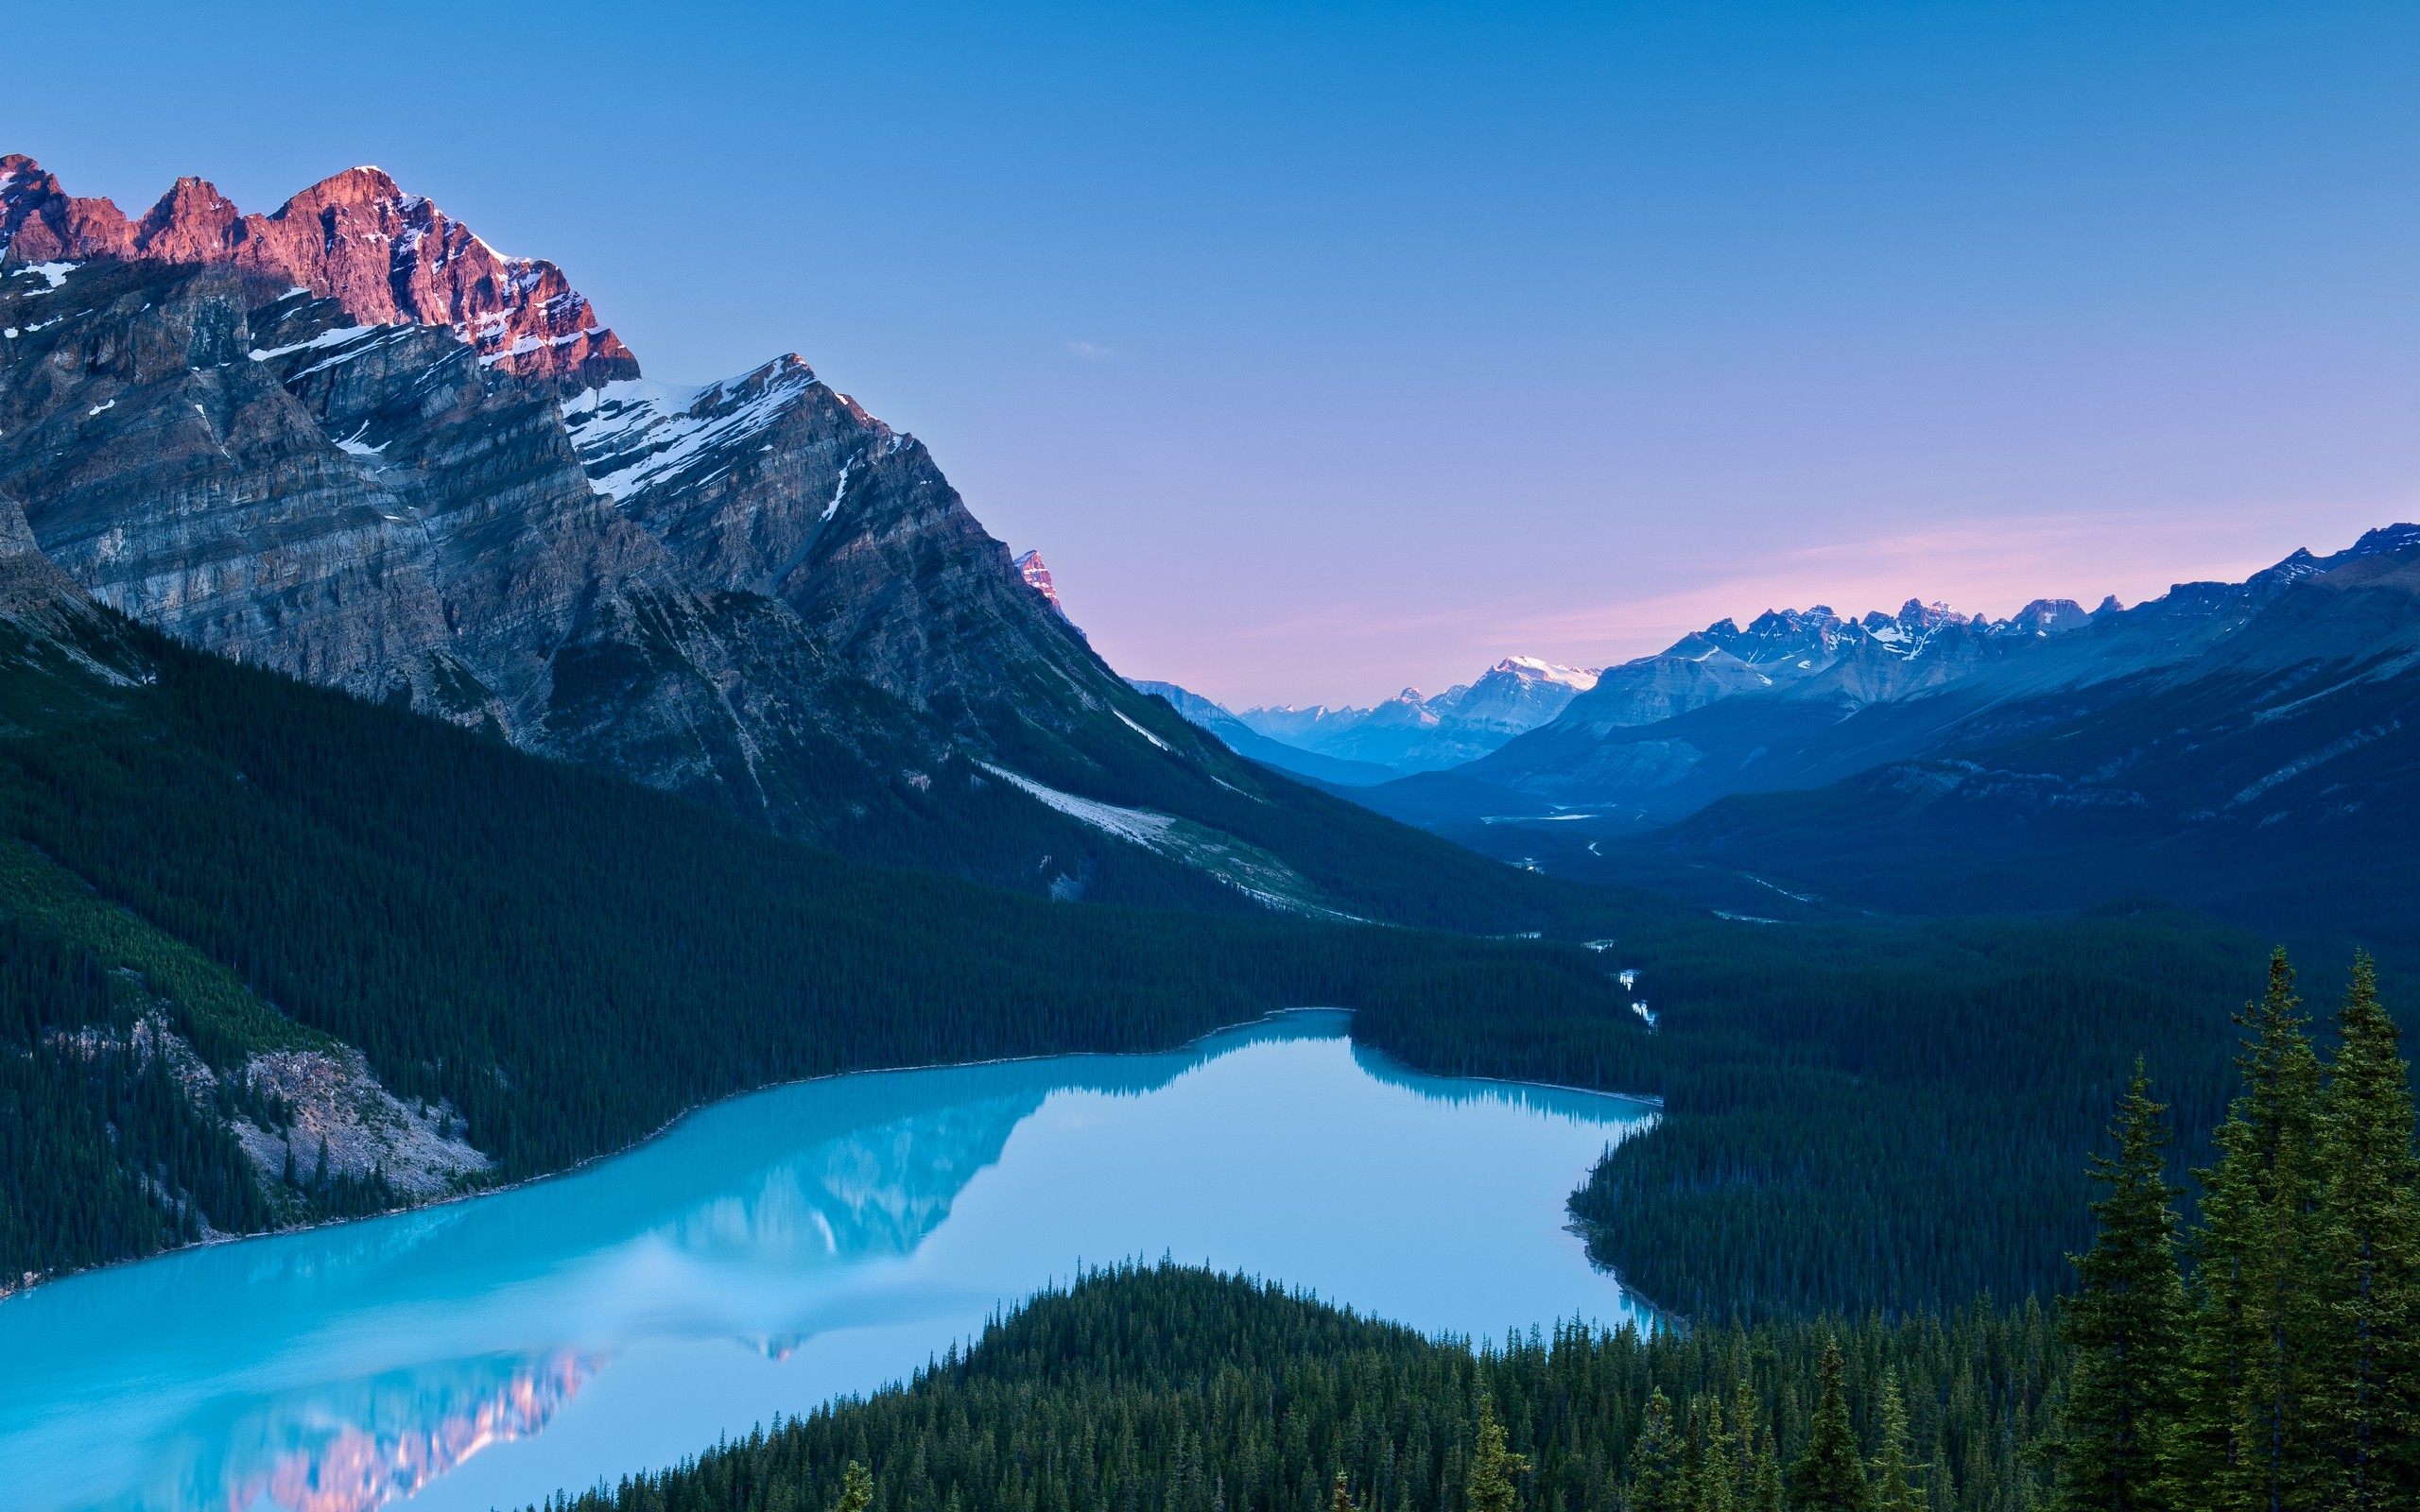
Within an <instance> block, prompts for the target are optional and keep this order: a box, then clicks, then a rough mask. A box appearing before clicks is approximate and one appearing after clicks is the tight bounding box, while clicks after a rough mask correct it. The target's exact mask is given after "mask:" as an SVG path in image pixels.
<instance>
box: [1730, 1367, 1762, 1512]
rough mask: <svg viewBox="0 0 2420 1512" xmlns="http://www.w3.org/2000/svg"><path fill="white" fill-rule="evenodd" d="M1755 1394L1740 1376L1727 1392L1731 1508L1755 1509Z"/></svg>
mask: <svg viewBox="0 0 2420 1512" xmlns="http://www.w3.org/2000/svg"><path fill="white" fill-rule="evenodd" d="M1756 1416H1757V1415H1756V1390H1755V1387H1754V1386H1753V1385H1751V1384H1749V1383H1748V1380H1747V1378H1746V1377H1745V1376H1742V1377H1741V1378H1740V1379H1739V1380H1738V1382H1737V1383H1735V1384H1734V1385H1733V1386H1732V1388H1731V1443H1732V1458H1731V1500H1732V1503H1733V1504H1734V1505H1737V1506H1743V1507H1754V1506H1755V1505H1756V1471H1757V1469H1758V1466H1759V1465H1760V1463H1761V1458H1760V1456H1759V1455H1758V1454H1757V1452H1756V1449H1757V1441H1756V1435H1757V1427H1756Z"/></svg>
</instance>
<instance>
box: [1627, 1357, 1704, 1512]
mask: <svg viewBox="0 0 2420 1512" xmlns="http://www.w3.org/2000/svg"><path fill="white" fill-rule="evenodd" d="M1681 1455H1682V1450H1681V1435H1679V1434H1678V1433H1677V1432H1675V1431H1674V1430H1673V1427H1672V1403H1671V1401H1670V1400H1669V1399H1668V1398H1667V1397H1666V1396H1665V1395H1664V1388H1663V1387H1662V1386H1657V1387H1656V1388H1655V1389H1654V1390H1652V1391H1651V1392H1649V1393H1648V1396H1647V1421H1646V1423H1645V1425H1644V1426H1643V1427H1641V1428H1640V1430H1639V1435H1638V1443H1637V1445H1636V1447H1634V1449H1633V1450H1632V1451H1631V1456H1632V1464H1633V1465H1634V1467H1635V1468H1634V1469H1633V1470H1632V1472H1631V1489H1630V1504H1631V1512H1692V1509H1691V1508H1690V1506H1689V1498H1688V1489H1687V1473H1686V1471H1685V1469H1684V1467H1683V1464H1682V1458H1681Z"/></svg>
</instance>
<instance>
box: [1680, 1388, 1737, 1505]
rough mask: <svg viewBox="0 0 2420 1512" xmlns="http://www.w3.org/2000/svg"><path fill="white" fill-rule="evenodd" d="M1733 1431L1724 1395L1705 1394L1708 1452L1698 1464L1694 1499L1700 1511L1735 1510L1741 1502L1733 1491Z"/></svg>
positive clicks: (1693, 1502) (1694, 1503)
mask: <svg viewBox="0 0 2420 1512" xmlns="http://www.w3.org/2000/svg"><path fill="white" fill-rule="evenodd" d="M1732 1455H1733V1451H1732V1433H1731V1430H1729V1429H1728V1428H1726V1427H1724V1426H1723V1422H1722V1398H1721V1397H1720V1396H1718V1395H1717V1394H1715V1393H1714V1392H1711V1391H1709V1392H1707V1393H1706V1397H1705V1455H1704V1459H1703V1463H1702V1464H1700V1465H1699V1466H1698V1467H1697V1470H1696V1475H1695V1480H1696V1490H1695V1492H1694V1499H1693V1501H1692V1502H1691V1505H1693V1506H1694V1507H1696V1508H1697V1512H1732V1509H1733V1507H1734V1505H1735V1504H1736V1503H1737V1497H1736V1496H1734V1495H1733V1493H1732V1473H1731V1472H1732Z"/></svg>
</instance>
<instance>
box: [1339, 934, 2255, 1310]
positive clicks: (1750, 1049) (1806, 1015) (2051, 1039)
mask: <svg viewBox="0 0 2420 1512" xmlns="http://www.w3.org/2000/svg"><path fill="white" fill-rule="evenodd" d="M2259 963H2260V954H2259V952H2258V949H2257V948H2256V945H2255V944H2254V942H2253V941H2251V940H2250V939H2248V938H2246V937H2244V936H2240V935H2238V934H2236V933H2234V932H2232V931H2228V930H2225V929H2222V928H2220V927H2218V926H2215V925H2212V924H2209V923H2208V922H2206V921H2204V920H2202V919H2197V918H2195V917H2193V916H2191V915H2187V914H2183V913H2180V912H2177V911H2175V910H2171V909H2162V908H2158V907H2155V906H2154V907H2145V908H2142V909H2139V910H2138V909H2135V908H2131V907H2128V908H2112V909H2104V910H2100V911H2097V912H2095V913H2093V914H2089V915H2085V916H2083V917H2080V918H2076V919H2054V920H2014V919H1964V920H1953V921H1940V922H1934V923H1929V924H1925V925H1920V926H1918V925H1879V924H1877V925H1873V926H1857V925H1791V926H1788V927H1773V926H1759V925H1754V924H1740V923H1731V922H1727V921H1720V920H1716V919H1704V920H1703V922H1699V923H1691V924H1687V925H1685V926H1674V925H1658V926H1656V927H1652V928H1640V929H1635V930H1633V931H1631V932H1630V933H1628V934H1627V935H1626V936H1624V937H1622V938H1621V939H1619V940H1618V941H1616V945H1615V947H1614V948H1613V949H1612V950H1611V951H1609V952H1608V953H1607V954H1606V964H1607V965H1608V966H1609V967H1611V966H1616V965H1618V966H1622V967H1631V968H1636V969H1638V970H1639V971H1640V972H1641V975H1640V977H1639V978H1638V981H1637V985H1636V987H1635V988H1634V991H1633V992H1632V993H1628V994H1623V995H1622V996H1623V997H1624V998H1629V997H1635V998H1638V999H1642V1000H1644V1001H1646V1002H1648V1003H1649V1004H1650V1005H1651V1006H1652V1008H1653V1009H1654V1011H1655V1013H1656V1016H1657V1020H1658V1027H1657V1028H1656V1030H1655V1031H1654V1032H1653V1033H1651V1034H1649V1033H1643V1032H1642V1027H1643V1026H1642V1024H1641V1023H1640V1022H1639V1020H1638V1019H1637V1018H1636V1017H1634V1015H1633V1014H1631V1013H1630V1012H1629V1011H1628V1010H1627V1006H1626V1004H1625V1003H1624V1002H1622V1001H1619V1000H1617V1001H1616V1002H1614V1003H1610V1004H1608V1003H1603V1002H1599V1003H1594V1004H1577V1003H1572V1002H1570V1001H1569V1000H1562V999H1557V998H1554V997H1550V996H1547V995H1544V994H1539V993H1535V992H1531V991H1529V990H1527V989H1525V988H1522V987H1521V986H1520V985H1519V984H1518V983H1517V982H1515V981H1512V980H1498V979H1495V978H1493V977H1492V976H1491V975H1490V974H1489V973H1485V972H1469V973H1462V972H1456V971H1441V972H1439V973H1438V974H1436V975H1434V976H1433V977H1431V978H1429V979H1428V980H1427V981H1426V982H1425V983H1413V984H1408V985H1407V987H1406V988H1405V989H1403V990H1399V991H1396V992H1392V993H1390V994H1388V995H1387V996H1386V997H1385V998H1384V999H1383V1000H1381V1001H1377V1002H1374V1003H1373V1004H1372V1005H1369V1006H1367V1007H1365V1008H1363V1009H1362V1011H1361V1012H1360V1013H1359V1014H1357V1016H1356V1018H1355V1022H1354V1035H1355V1037H1356V1038H1357V1039H1358V1040H1363V1041H1365V1042H1367V1043H1370V1044H1372V1045H1374V1046H1375V1047H1377V1048H1380V1049H1383V1050H1386V1051H1388V1052H1389V1053H1391V1054H1392V1055H1394V1056H1396V1057H1400V1058H1402V1059H1404V1060H1406V1061H1408V1062H1409V1063H1411V1064H1414V1065H1418V1066H1421V1067H1423V1068H1425V1069H1428V1070H1433V1071H1439V1072H1444V1073H1449V1074H1478V1075H1489V1076H1507V1077H1517V1078H1527V1079H1531V1080H1538V1081H1548V1082H1561V1083H1566V1084H1571V1085H1578V1086H1587V1087H1599V1088H1603V1089H1606V1090H1608V1091H1644V1092H1651V1093H1655V1094H1658V1095H1661V1096H1662V1097H1663V1098H1664V1101H1665V1117H1664V1121H1663V1123H1662V1124H1661V1125H1660V1126H1659V1127H1658V1128H1657V1130H1656V1131H1655V1133H1654V1134H1653V1135H1652V1136H1651V1137H1648V1138H1644V1139H1634V1140H1631V1141H1628V1142H1626V1143H1622V1144H1620V1145H1618V1146H1616V1148H1615V1149H1614V1150H1613V1151H1611V1152H1610V1153H1609V1154H1608V1156H1607V1157H1606V1159H1605V1160H1603V1161H1602V1162H1600V1163H1599V1166H1598V1168H1597V1169H1596V1171H1595V1172H1594V1173H1592V1174H1591V1176H1590V1177H1589V1179H1588V1181H1587V1183H1586V1185H1585V1186H1584V1187H1583V1188H1582V1190H1581V1191H1580V1192H1579V1193H1578V1194H1576V1195H1575V1197H1574V1200H1573V1211H1574V1213H1575V1215H1577V1216H1579V1217H1580V1218H1582V1219H1583V1220H1585V1221H1586V1223H1587V1224H1588V1226H1589V1232H1590V1246H1591V1250H1592V1252H1593V1253H1594V1254H1595V1255H1596V1257H1597V1258H1598V1259H1599V1261H1600V1262H1602V1263H1605V1264H1607V1265H1609V1266H1611V1267H1612V1268H1613V1269H1615V1270H1616V1271H1617V1272H1619V1274H1620V1275H1621V1276H1622V1278H1623V1280H1625V1281H1626V1282H1627V1283H1629V1284H1630V1285H1631V1286H1633V1287H1634V1289H1636V1290H1637V1291H1638V1292H1639V1293H1641V1294H1642V1295H1643V1296H1645V1297H1649V1298H1651V1299H1652V1300H1653V1301H1654V1302H1656V1303H1657V1304H1658V1305H1659V1306H1661V1307H1663V1308H1666V1309H1668V1311H1670V1312H1671V1313H1673V1314H1678V1315H1682V1316H1685V1317H1689V1318H1693V1319H1697V1320H1700V1321H1705V1320H1713V1319H1721V1318H1728V1317H1734V1316H1741V1317H1750V1318H1755V1317H1770V1316H1791V1315H1805V1314H1813V1313H1821V1312H1826V1311H1838V1312H1846V1313H1858V1312H1863V1311H1865V1310H1867V1309H1873V1308H1879V1309H1884V1310H1887V1311H1896V1310H1906V1309H1926V1308H1932V1309H1939V1308H1943V1307H1948V1306H1952V1305H1956V1304H1957V1303H1959V1302H1961V1301H1962V1300H1963V1299H1965V1298H1969V1297H1975V1296H1977V1295H1980V1294H1984V1293H1989V1294H1991V1295H1994V1296H1998V1297H2021V1296H2026V1295H2037V1294H2038V1295H2048V1294H2050V1293H2053V1292H2056V1291H2058V1290H2059V1289H2060V1288H2061V1287H2062V1286H2063V1285H2064V1284H2065V1283H2066V1280H2067V1265H2066V1256H2067V1255H2068V1254H2069V1253H2071V1252H2073V1251H2075V1250H2078V1249H2081V1248H2083V1246H2084V1245H2085V1244H2086V1243H2088V1242H2089V1240H2090V1237H2091V1228H2090V1223H2089V1220H2088V1217H2087V1214H2086V1212H2085V1208H2084V1202H2085V1197H2086V1194H2087V1192H2088V1187H2087V1184H2086V1182H2085V1180H2084V1177H2083V1170H2082V1164H2081V1162H2082V1156H2083V1151H2084V1150H2085V1149H2086V1148H2088V1147H2089V1146H2090V1144H2091V1143H2092V1141H2093V1140H2094V1138H2095V1137H2096V1136H2097V1135H2098V1133H2099V1131H2100V1127H2101V1125H2102V1122H2103V1120H2104V1119H2105V1117H2106V1112H2107V1109H2108V1108H2109V1107H2110V1106H2111V1104H2112V1102H2113V1101H2114V1100H2115V1099H2116V1097H2117V1096H2118V1093H2119V1091H2121V1090H2122V1089H2123V1087H2124V1086H2125V1083H2126V1077H2127V1074H2128V1072H2129V1069H2130V1068H2131V1067H2132V1065H2133V1064H2134V1061H2135V1057H2136V1056H2137V1055H2138V1054H2148V1055H2149V1056H2150V1057H2151V1065H2152V1070H2153V1072H2154V1074H2156V1075H2157V1076H2158V1077H2159V1078H2160V1081H2161V1083H2162V1085H2163V1086H2165V1087H2167V1088H2169V1089H2170V1090H2171V1095H2172V1097H2173V1099H2174V1101H2175V1102H2176V1103H2177V1105H2178V1107H2179V1109H2180V1113H2181V1115H2182V1117H2183V1118H2184V1120H2185V1125H2186V1126H2187V1128H2190V1129H2193V1130H2195V1131H2197V1132H2196V1133H2195V1134H2194V1135H2193V1136H2192V1139H2191V1141H2190V1142H2189V1143H2187V1146H2186V1147H2185V1148H2184V1149H2183V1150H2181V1151H2180V1152H2179V1156H2180V1159H2181V1160H2185V1161H2187V1162H2189V1163H2199V1162H2200V1161H2202V1160H2205V1159H2206V1158H2207V1156H2208V1153H2209V1150H2208V1145H2207V1143H2206V1135H2205V1134H2203V1133H2201V1132H2199V1131H2203V1130H2206V1129H2208V1128H2209V1127H2211V1126H2212V1125H2215V1124H2216V1123H2217V1121H2218V1119H2219V1117H2220V1115H2221V1112H2222V1110H2223V1108H2224V1107H2225V1102H2226V1098H2227V1095H2228V1091H2229V1089H2230V1087H2231V1085H2232V1082H2233V1077H2234V1073H2233V1069H2232V1068H2231V1066H2230V1065H2229V1063H2228V1059H2227V1046H2228V1043H2229V1039H2230V1036H2229V1034H2228V1030H2227V1010H2228V1005H2230V1004H2232V1003H2240V1002H2241V1001H2242V1000H2243V998H2244V996H2245V994H2246V992H2247V991H2248V990H2250V989H2251V988H2253V987H2254V986H2256V983H2257V982H2258V980H2259V970H2260V964H2259Z"/></svg>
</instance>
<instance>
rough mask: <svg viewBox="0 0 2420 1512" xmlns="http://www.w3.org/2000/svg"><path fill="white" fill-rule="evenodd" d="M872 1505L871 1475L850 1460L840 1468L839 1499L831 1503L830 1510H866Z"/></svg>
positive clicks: (849, 1511) (859, 1511)
mask: <svg viewBox="0 0 2420 1512" xmlns="http://www.w3.org/2000/svg"><path fill="white" fill-rule="evenodd" d="M872 1505H873V1476H872V1475H870V1474H868V1473H867V1472H866V1468H865V1467H864V1466H863V1465H860V1464H858V1463H857V1462H856V1460H851V1461H849V1463H848V1464H847V1465H846V1466H844V1467H842V1468H841V1470H840V1499H839V1500H838V1501H837V1502H835V1503H832V1512H866V1508H868V1507H870V1506H872Z"/></svg>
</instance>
